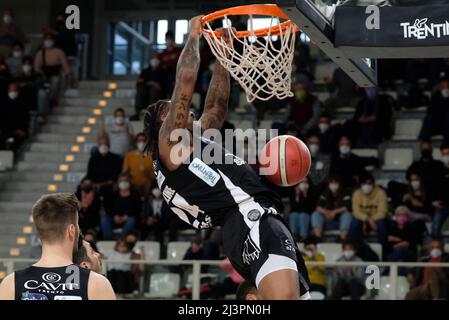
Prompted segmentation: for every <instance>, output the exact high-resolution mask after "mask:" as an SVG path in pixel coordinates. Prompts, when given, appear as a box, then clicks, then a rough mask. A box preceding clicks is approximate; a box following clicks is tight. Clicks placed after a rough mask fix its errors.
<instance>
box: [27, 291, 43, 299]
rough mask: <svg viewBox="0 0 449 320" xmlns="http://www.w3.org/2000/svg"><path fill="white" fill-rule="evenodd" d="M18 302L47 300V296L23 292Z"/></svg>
mask: <svg viewBox="0 0 449 320" xmlns="http://www.w3.org/2000/svg"><path fill="white" fill-rule="evenodd" d="M20 300H48V298H47V296H46V295H45V294H42V293H30V292H28V291H27V292H23V293H22V297H21V298H20Z"/></svg>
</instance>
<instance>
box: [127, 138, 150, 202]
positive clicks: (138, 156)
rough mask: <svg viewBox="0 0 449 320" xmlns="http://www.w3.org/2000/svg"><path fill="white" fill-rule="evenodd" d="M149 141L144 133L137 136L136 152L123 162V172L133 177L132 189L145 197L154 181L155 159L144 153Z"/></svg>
mask: <svg viewBox="0 0 449 320" xmlns="http://www.w3.org/2000/svg"><path fill="white" fill-rule="evenodd" d="M146 145H147V139H146V136H145V134H144V133H142V132H141V133H138V134H137V135H136V147H137V149H136V150H133V151H129V152H128V153H127V154H126V156H125V160H124V161H123V169H122V172H127V173H129V174H130V175H131V185H132V187H133V188H134V189H135V190H137V191H139V193H140V194H141V195H142V196H143V197H145V196H146V195H147V194H148V192H149V191H150V188H151V184H152V183H153V181H154V170H153V159H152V157H151V155H150V154H146V153H144V150H145V147H146Z"/></svg>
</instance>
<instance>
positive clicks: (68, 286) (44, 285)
mask: <svg viewBox="0 0 449 320" xmlns="http://www.w3.org/2000/svg"><path fill="white" fill-rule="evenodd" d="M57 276H58V277H59V280H60V279H61V276H59V275H57ZM44 277H45V274H44V275H43V276H42V278H44ZM45 278H48V276H47V277H45ZM55 279H56V278H50V280H51V282H48V281H45V280H44V281H45V282H39V281H37V280H28V281H27V282H25V284H24V287H25V289H27V290H37V291H38V292H41V293H51V294H55V293H58V294H63V293H64V292H65V291H73V290H77V289H79V288H80V285H79V283H64V282H63V283H56V282H55Z"/></svg>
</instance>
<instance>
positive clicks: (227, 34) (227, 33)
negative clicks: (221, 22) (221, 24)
mask: <svg viewBox="0 0 449 320" xmlns="http://www.w3.org/2000/svg"><path fill="white" fill-rule="evenodd" d="M231 30H232V31H231ZM217 31H218V32H220V34H221V36H222V37H223V40H224V41H225V42H226V44H227V45H228V46H231V44H232V39H231V32H232V33H235V31H236V29H235V28H234V27H232V28H219V29H217Z"/></svg>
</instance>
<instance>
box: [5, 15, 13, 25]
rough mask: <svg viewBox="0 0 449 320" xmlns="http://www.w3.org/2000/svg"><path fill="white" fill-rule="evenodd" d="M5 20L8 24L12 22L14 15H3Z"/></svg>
mask: <svg viewBox="0 0 449 320" xmlns="http://www.w3.org/2000/svg"><path fill="white" fill-rule="evenodd" d="M3 22H4V23H6V24H10V23H11V22H12V17H11V16H8V15H5V16H3Z"/></svg>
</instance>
